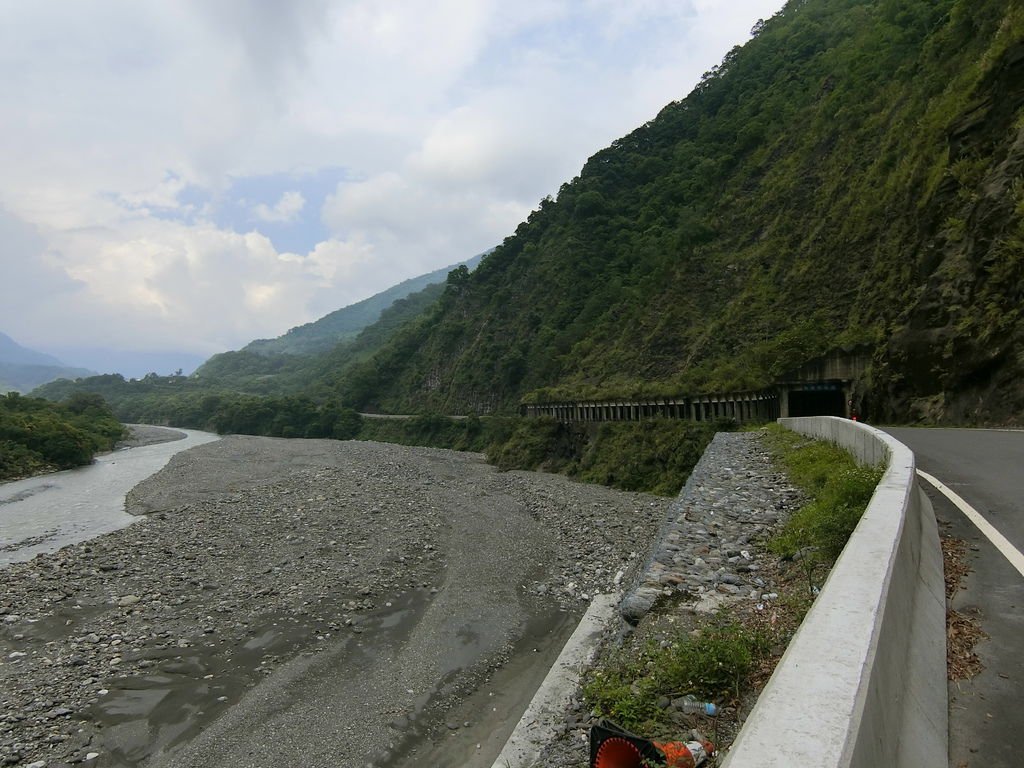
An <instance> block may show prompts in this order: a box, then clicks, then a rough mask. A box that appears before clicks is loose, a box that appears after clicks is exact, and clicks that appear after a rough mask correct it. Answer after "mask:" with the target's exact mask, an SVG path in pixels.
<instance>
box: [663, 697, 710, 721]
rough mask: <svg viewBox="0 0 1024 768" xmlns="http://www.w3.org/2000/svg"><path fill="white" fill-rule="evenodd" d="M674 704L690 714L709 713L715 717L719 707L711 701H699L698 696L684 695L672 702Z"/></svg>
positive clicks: (708, 714)
mask: <svg viewBox="0 0 1024 768" xmlns="http://www.w3.org/2000/svg"><path fill="white" fill-rule="evenodd" d="M672 706H674V707H675V708H676V709H678V710H680V711H681V712H685V713H686V714H688V715H707V716H708V717H714V716H715V715H717V714H718V707H716V706H715V705H714V704H712V703H711V702H710V701H698V700H697V697H696V696H683V698H682V699H681V700H680V699H676V700H675V701H674V702H672Z"/></svg>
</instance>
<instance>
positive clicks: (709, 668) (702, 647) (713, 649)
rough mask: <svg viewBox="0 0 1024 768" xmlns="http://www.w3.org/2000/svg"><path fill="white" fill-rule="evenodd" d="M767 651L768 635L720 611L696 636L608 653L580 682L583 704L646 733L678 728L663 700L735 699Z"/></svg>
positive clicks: (675, 717)
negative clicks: (688, 696) (683, 697)
mask: <svg viewBox="0 0 1024 768" xmlns="http://www.w3.org/2000/svg"><path fill="white" fill-rule="evenodd" d="M770 650H771V639H770V636H769V634H768V633H767V632H766V631H764V630H762V629H761V628H759V627H753V626H744V625H743V624H740V623H737V622H735V621H733V620H731V619H729V618H727V616H726V615H725V614H722V615H720V616H719V617H718V618H717V619H716V620H715V621H713V622H712V623H711V624H709V625H708V626H706V627H704V628H702V629H701V630H699V631H697V632H696V633H694V634H680V635H678V636H677V637H676V638H675V639H674V640H673V641H665V642H658V641H657V640H656V639H653V638H652V639H648V640H647V641H646V642H645V643H644V645H643V647H642V648H640V649H639V650H637V649H635V648H634V649H629V648H619V649H614V650H611V651H609V655H608V656H607V657H606V658H605V660H604V662H603V665H602V667H601V668H600V669H599V670H597V671H595V672H593V673H592V674H591V676H590V678H589V680H588V681H587V683H586V684H585V685H584V688H583V694H584V697H585V699H586V701H587V705H588V706H589V707H591V708H592V709H593V710H594V711H595V712H596V713H597V714H598V715H599V716H601V717H609V718H611V719H612V720H614V721H615V722H617V723H619V724H620V725H622V726H624V727H626V728H628V729H630V730H632V731H634V732H636V733H642V734H645V735H647V736H650V737H655V738H657V737H660V736H663V735H667V734H672V733H675V732H677V731H678V726H679V722H678V718H679V717H680V716H679V713H678V712H676V711H675V710H673V709H672V708H671V707H667V706H665V704H666V701H670V700H672V699H675V698H678V697H680V696H686V695H693V696H695V697H696V698H698V699H700V700H706V701H717V702H722V701H723V700H736V699H738V698H739V696H740V695H741V693H742V692H743V691H744V690H745V689H746V688H747V687H748V684H749V681H750V679H751V676H752V675H753V674H754V673H755V672H756V670H757V669H758V668H759V664H760V662H761V660H762V659H763V658H765V657H766V656H767V655H768V654H769V653H770Z"/></svg>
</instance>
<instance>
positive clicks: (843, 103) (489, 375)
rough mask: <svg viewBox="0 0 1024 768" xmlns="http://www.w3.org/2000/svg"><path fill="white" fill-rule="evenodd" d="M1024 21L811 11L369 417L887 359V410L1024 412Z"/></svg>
mask: <svg viewBox="0 0 1024 768" xmlns="http://www.w3.org/2000/svg"><path fill="white" fill-rule="evenodd" d="M1022 40H1024V7H1022V5H1021V3H1020V2H1019V1H1018V0H1013V1H1011V0H791V2H789V3H788V4H787V5H786V7H785V8H784V9H783V10H782V11H781V12H780V13H779V14H777V15H776V16H775V17H773V18H772V19H770V20H769V21H768V22H766V23H764V24H763V25H759V27H758V28H757V29H755V30H754V37H753V39H752V40H751V41H750V42H748V43H747V45H745V46H744V47H743V48H742V49H740V48H737V49H734V50H733V51H732V52H730V53H729V55H728V56H726V58H725V60H724V61H723V63H722V65H721V66H720V67H717V68H716V69H715V70H714V71H713V72H711V73H708V74H707V75H706V76H705V78H704V80H703V81H702V82H701V84H700V85H699V86H698V87H697V88H696V89H695V90H694V92H693V93H691V94H690V95H689V96H688V97H686V98H685V99H683V100H682V101H679V102H675V103H673V104H670V105H668V106H667V107H665V109H664V110H662V112H661V113H660V114H659V115H658V116H657V117H656V118H655V119H654V120H651V121H650V122H649V123H647V124H645V125H644V126H642V127H640V128H638V129H637V130H636V131H634V132H633V133H631V134H630V135H628V136H626V137H624V138H622V139H620V140H618V141H616V142H615V143H614V144H613V145H612V146H611V147H609V148H607V149H605V150H602V151H601V152H598V153H597V154H596V155H595V156H594V157H592V158H591V159H590V160H589V161H588V162H587V164H586V166H585V167H584V168H583V170H582V172H581V173H580V175H579V176H578V177H577V178H575V179H573V180H571V181H570V182H569V183H567V184H564V185H563V186H562V188H561V189H560V190H559V193H558V196H557V199H554V200H552V199H546V200H544V201H542V203H541V205H540V207H539V209H538V210H536V211H534V212H533V214H531V215H530V217H529V218H528V219H527V221H525V222H523V223H522V224H521V225H520V226H519V227H518V229H517V230H516V232H515V234H514V235H512V236H511V237H509V238H507V239H506V240H505V241H504V243H503V244H502V245H501V246H500V247H498V248H497V249H496V250H495V251H494V252H493V253H491V254H490V255H488V256H487V257H486V258H485V259H484V260H483V262H482V264H481V265H480V267H479V268H477V270H476V271H475V272H473V273H472V274H462V275H456V276H455V277H454V278H453V279H450V280H449V283H448V285H447V288H446V291H445V295H444V296H443V297H442V300H441V302H439V304H438V305H437V307H436V308H435V309H434V310H432V311H431V312H429V313H427V315H425V316H424V317H422V318H421V319H420V320H419V321H417V322H416V323H414V324H411V325H410V326H407V327H406V328H405V329H404V330H403V331H401V332H400V333H398V334H396V335H395V336H394V338H392V339H391V341H390V342H389V343H388V344H387V345H386V346H385V347H384V349H382V350H381V351H380V352H378V353H377V354H376V355H374V356H372V357H371V358H370V359H368V360H367V361H365V362H364V363H362V364H360V365H358V366H355V367H354V368H353V369H352V370H350V371H349V372H348V373H347V374H345V375H344V376H343V377H342V380H341V382H340V383H339V387H338V392H339V393H340V394H341V396H342V397H343V398H345V399H346V400H347V401H348V402H349V403H351V404H353V405H356V406H359V407H366V406H379V407H382V408H384V409H388V410H394V411H405V410H409V409H420V410H428V409H435V410H443V411H450V412H459V411H473V410H475V411H488V410H508V409H511V408H514V407H515V406H516V404H517V403H518V402H520V400H521V399H522V398H523V397H535V398H536V397H539V398H544V397H554V396H565V397H576V396H607V395H621V394H632V393H639V392H646V393H659V392H662V393H668V392H673V393H679V392H683V393H685V392H691V393H692V392H700V391H708V390H720V389H741V388H751V387H758V386H762V385H765V384H768V383H770V382H771V381H772V380H773V378H774V377H775V376H777V375H778V374H780V373H781V372H783V371H785V370H788V369H791V368H793V367H795V366H796V365H798V364H800V363H802V362H804V361H806V360H809V359H811V358H813V357H816V356H818V355H821V354H823V353H826V352H829V351H832V350H837V349H844V348H851V347H853V346H858V347H867V348H868V349H870V350H871V352H872V355H873V362H872V365H871V367H870V369H869V371H868V373H867V375H866V376H865V378H864V379H863V380H862V381H861V382H859V383H858V398H859V399H860V400H861V405H862V408H861V410H862V411H863V412H866V413H870V414H872V415H874V416H876V417H879V416H881V417H894V418H898V419H909V418H915V417H918V416H926V417H929V418H932V419H938V420H947V421H962V420H968V421H970V420H988V421H1005V420H1008V419H1012V418H1015V416H1016V417H1017V418H1019V415H1020V414H1021V413H1022V412H1024V385H1022V383H1021V382H1024V359H1022V353H1021V351H1020V350H1022V349H1024V330H1022V329H1024V323H1022V319H1021V312H1022V310H1021V305H1022V300H1024V296H1022V286H1024V180H1022V171H1024V121H1022V118H1021V107H1022V104H1024V44H1022Z"/></svg>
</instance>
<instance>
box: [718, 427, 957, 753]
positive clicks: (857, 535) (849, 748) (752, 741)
mask: <svg viewBox="0 0 1024 768" xmlns="http://www.w3.org/2000/svg"><path fill="white" fill-rule="evenodd" d="M779 421H780V423H782V424H783V425H784V426H786V427H788V428H790V429H793V430H795V431H797V432H800V433H802V434H806V435H810V436H813V437H819V438H823V439H826V440H830V441H832V442H834V443H837V444H838V445H841V446H842V447H844V448H846V449H847V450H849V451H850V452H851V453H853V454H854V456H856V457H857V459H858V461H860V462H862V463H866V464H875V463H879V462H882V461H887V462H888V468H887V469H886V471H885V474H884V475H883V477H882V480H881V482H880V483H879V484H878V488H877V489H876V491H875V494H874V496H873V497H872V499H871V502H870V504H869V505H868V508H867V510H866V511H865V513H864V517H863V518H862V519H861V522H860V524H859V525H858V526H857V529H856V530H855V531H854V534H853V536H852V537H851V538H850V541H849V543H848V544H847V545H846V548H845V549H844V550H843V553H842V555H841V556H840V558H839V560H838V561H837V562H836V564H835V567H834V568H833V569H832V573H831V575H830V576H829V578H828V580H827V581H826V582H825V585H824V587H823V588H822V591H821V594H820V595H819V596H818V598H817V600H815V602H814V605H813V606H812V608H811V610H810V611H809V612H808V614H807V616H806V618H805V619H804V622H803V624H802V625H801V627H800V629H799V631H798V632H797V634H796V636H795V637H794V638H793V640H792V642H791V643H790V645H789V648H788V649H787V651H786V653H785V655H784V656H783V657H782V660H781V661H780V662H779V665H778V667H777V668H776V670H775V673H774V674H773V675H772V678H771V680H769V682H768V685H767V686H766V687H765V689H764V691H763V692H762V694H761V696H760V698H759V699H758V701H757V704H756V706H755V707H754V710H753V712H751V714H750V717H749V718H748V719H747V722H746V724H745V725H744V726H743V729H742V730H741V732H740V734H739V737H738V738H737V740H736V742H735V744H734V745H733V748H732V749H731V750H730V752H729V755H728V757H727V759H726V760H725V762H724V764H723V765H724V766H726V767H727V768H753V767H754V766H756V767H757V768H765V767H766V766H778V767H779V768H783V767H785V768H832V766H837V767H840V766H841V767H842V768H847V766H850V767H854V768H860V767H861V766H863V767H864V768H869V767H870V768H878V767H879V766H907V768H920V767H921V766H945V765H946V764H947V762H948V760H947V730H948V720H947V693H946V631H945V615H946V609H945V592H944V585H943V579H942V552H941V549H940V547H939V538H938V530H937V527H936V524H935V516H934V514H933V512H932V509H931V505H930V503H929V502H928V499H927V497H926V496H925V495H924V493H923V492H921V491H920V489H919V488H918V486H917V478H916V473H915V467H914V454H913V453H912V452H911V451H910V449H909V448H907V447H906V446H905V445H903V444H902V443H900V442H898V441H896V440H894V439H893V438H892V437H890V436H889V435H887V434H885V433H884V432H881V431H879V430H877V429H874V428H872V427H868V426H865V425H863V424H859V423H857V422H853V421H848V420H846V419H839V418H835V417H830V416H817V417H807V418H795V419H780V420H779Z"/></svg>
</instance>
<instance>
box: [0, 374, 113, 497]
mask: <svg viewBox="0 0 1024 768" xmlns="http://www.w3.org/2000/svg"><path fill="white" fill-rule="evenodd" d="M123 434H124V427H122V426H121V424H120V423H119V422H118V420H117V419H116V418H114V415H113V414H112V413H111V412H110V409H109V408H108V407H107V405H106V403H104V402H103V399H102V398H100V397H98V396H97V395H90V394H85V393H78V394H76V395H74V396H73V397H71V398H70V399H68V401H67V402H65V403H60V404H57V403H52V402H50V401H48V400H42V399H39V398H34V397H23V396H22V395H19V394H18V393H17V392H11V393H9V394H7V395H4V396H0V480H10V479H12V478H16V477H23V476H27V475H31V474H35V473H37V472H43V471H46V470H55V469H70V468H71V467H77V466H80V465H82V464H88V463H89V462H91V461H92V459H93V456H94V455H95V454H96V453H97V452H98V451H109V450H111V449H112V448H113V447H114V443H116V442H117V441H118V440H119V439H120V438H121V437H122V436H123Z"/></svg>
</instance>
